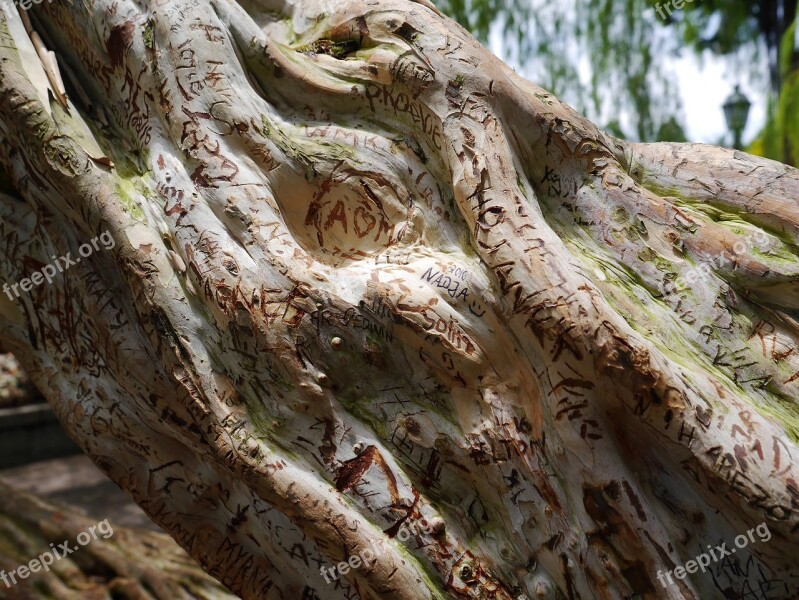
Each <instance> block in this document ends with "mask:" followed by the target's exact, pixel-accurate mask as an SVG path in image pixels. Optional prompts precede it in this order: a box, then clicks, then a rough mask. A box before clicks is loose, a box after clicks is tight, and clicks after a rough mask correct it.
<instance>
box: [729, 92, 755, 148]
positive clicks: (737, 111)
mask: <svg viewBox="0 0 799 600" xmlns="http://www.w3.org/2000/svg"><path fill="white" fill-rule="evenodd" d="M750 106H752V104H751V103H750V102H749V99H748V98H747V97H746V96H744V95H743V94H742V93H741V89H740V86H737V85H736V86H735V90H734V91H733V93H732V94H731V95H730V97H729V98H727V100H726V101H725V102H724V118H725V119H727V127H729V128H730V129H731V130H732V134H733V136H734V138H735V142H734V143H733V147H734V148H735V149H736V150H741V134H742V133H743V131H744V128H745V127H746V120H747V119H748V118H749V107H750Z"/></svg>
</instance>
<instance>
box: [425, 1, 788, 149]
mask: <svg viewBox="0 0 799 600" xmlns="http://www.w3.org/2000/svg"><path fill="white" fill-rule="evenodd" d="M674 1H675V0H561V1H560V2H549V1H547V0H435V2H436V3H437V4H438V6H439V7H440V8H441V9H442V10H444V11H445V12H447V13H448V14H449V15H450V16H452V17H453V18H455V19H456V20H458V21H459V22H460V23H461V24H462V25H463V26H464V27H466V28H467V29H469V30H470V31H472V32H473V33H474V34H475V35H476V36H477V37H478V38H480V39H481V40H482V41H483V42H484V43H489V42H490V45H491V46H492V48H494V49H495V50H497V49H499V51H500V53H501V54H502V55H503V58H505V59H507V60H510V61H511V62H513V63H515V64H517V65H519V66H520V67H521V68H523V69H524V71H525V74H526V75H528V76H529V77H530V78H532V79H534V80H535V81H536V83H539V84H540V85H542V86H543V87H545V88H547V89H549V90H550V91H552V92H553V93H555V94H556V95H557V96H559V97H561V98H562V99H564V100H565V101H566V102H569V103H570V104H572V105H574V106H575V107H576V108H577V109H578V110H580V111H581V112H583V113H585V114H587V115H588V116H589V117H590V118H591V119H593V120H595V121H597V122H599V123H604V124H605V127H606V128H607V129H608V130H609V131H610V132H612V133H614V134H615V135H619V136H621V137H625V138H628V139H635V140H641V141H656V140H668V141H684V140H685V139H686V138H687V136H686V134H685V132H684V128H683V125H682V123H683V118H682V117H683V115H682V106H681V105H680V100H679V95H678V94H677V86H678V80H679V77H678V73H677V72H675V70H674V68H673V67H672V65H673V63H674V59H675V58H676V57H679V56H680V54H681V53H682V52H684V51H689V52H693V53H695V54H696V55H697V56H698V57H700V58H701V56H702V55H703V54H706V53H707V52H710V53H711V54H712V55H715V56H718V57H722V58H724V59H725V60H726V61H728V63H729V65H730V68H731V71H733V72H734V73H736V75H737V76H738V77H739V78H747V79H748V81H749V83H750V85H752V86H753V87H761V88H763V89H764V90H766V91H767V92H768V93H767V98H768V100H767V102H768V104H769V107H768V115H769V116H768V121H767V123H766V126H765V128H764V130H763V131H762V132H761V133H760V135H759V136H758V137H757V139H756V140H755V141H754V142H753V143H752V145H751V147H750V148H749V150H750V151H752V152H754V153H756V154H760V155H762V156H767V157H769V158H774V159H776V160H781V161H783V162H788V163H790V164H794V165H796V164H797V158H798V157H797V149H798V148H799V140H797V138H799V110H797V109H798V108H799V106H797V104H798V103H799V94H798V92H799V87H797V86H798V85H799V83H798V80H799V64H798V63H799V50H797V45H799V42H798V41H797V39H796V36H795V33H794V32H795V26H794V22H795V20H796V16H797V0H761V1H756V2H751V1H748V0H692V1H690V2H689V1H687V0H686V1H685V2H684V4H683V5H682V8H677V7H675V5H674ZM678 1H679V0H678ZM764 71H765V72H764ZM732 83H734V82H731V86H730V87H732ZM719 110H720V109H719ZM620 114H622V115H624V118H623V119H621V118H620V116H619V115H620Z"/></svg>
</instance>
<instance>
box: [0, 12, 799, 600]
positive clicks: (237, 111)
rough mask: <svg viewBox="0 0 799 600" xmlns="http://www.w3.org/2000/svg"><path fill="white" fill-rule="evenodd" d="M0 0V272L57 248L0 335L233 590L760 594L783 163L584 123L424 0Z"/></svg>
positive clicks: (1, 309) (793, 445)
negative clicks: (701, 562) (699, 562)
mask: <svg viewBox="0 0 799 600" xmlns="http://www.w3.org/2000/svg"><path fill="white" fill-rule="evenodd" d="M21 14H22V16H23V17H27V16H30V23H29V24H28V23H26V22H25V19H24V18H20V16H18V15H16V14H15V15H12V16H11V17H9V18H4V20H3V21H2V22H0V38H1V39H2V43H0V132H2V136H3V141H4V143H3V144H2V147H1V148H0V161H1V162H2V163H3V165H4V166H5V168H6V170H7V172H8V175H9V179H10V181H11V182H12V183H13V186H14V189H15V190H16V191H8V193H7V194H6V195H3V196H2V201H0V213H2V217H1V219H2V221H1V223H0V233H1V235H0V240H2V244H3V248H2V263H0V278H1V279H3V280H4V281H6V282H8V283H10V284H13V283H16V282H19V281H20V280H23V279H24V278H31V277H32V276H33V274H34V273H35V272H36V271H40V270H43V269H44V268H45V267H46V265H49V264H53V263H54V260H58V264H59V265H60V268H61V267H63V272H59V273H58V274H57V276H55V278H54V279H53V282H52V283H51V284H47V282H46V281H45V282H43V283H41V284H39V285H34V283H31V282H28V285H26V286H24V287H27V288H30V289H29V290H27V291H24V292H22V293H21V295H20V297H19V298H16V297H15V296H14V292H13V291H12V292H11V293H10V294H5V293H4V294H2V295H0V315H1V316H2V323H1V326H2V329H1V330H0V331H2V334H1V335H2V341H3V345H4V346H6V347H7V349H9V350H11V351H13V352H14V353H15V354H16V355H17V356H19V357H20V359H21V361H22V363H23V365H24V366H25V368H26V369H28V370H29V371H30V373H31V374H32V376H33V378H34V380H35V382H36V384H37V385H38V386H39V388H40V389H41V390H42V391H43V393H44V394H45V395H46V396H47V397H48V400H49V402H50V403H51V404H52V406H53V408H54V409H55V410H56V412H57V414H58V415H59V418H60V420H61V422H62V423H63V425H64V427H65V428H66V429H67V430H68V431H69V432H70V434H71V436H72V437H73V438H74V439H75V440H76V441H77V442H78V443H79V444H80V445H81V446H82V447H83V448H84V449H85V451H86V452H87V453H88V454H89V455H90V456H91V457H92V458H93V459H94V461H95V462H96V463H97V464H98V465H99V466H100V467H101V468H102V469H103V470H104V471H105V472H106V473H107V474H108V476H109V477H111V478H112V479H113V480H114V481H116V482H117V483H118V484H119V485H121V486H122V487H124V488H125V489H126V490H128V491H129V492H130V494H131V495H132V496H133V497H134V498H135V499H136V501H137V502H138V503H139V504H140V505H141V506H142V507H143V508H144V510H146V511H147V512H148V514H149V515H150V516H151V517H152V518H153V520H154V521H156V522H157V523H159V524H160V525H162V526H163V527H164V528H165V529H166V530H168V531H169V532H170V533H171V534H172V536H173V537H174V538H175V539H176V540H178V541H179V542H180V544H181V545H182V546H183V547H184V548H186V549H187V550H188V552H189V553H190V554H191V555H192V556H194V557H195V558H196V559H197V560H199V561H200V562H201V563H202V564H203V566H204V567H205V568H206V569H207V571H208V572H209V573H211V574H213V575H214V576H216V577H217V578H219V580H220V581H222V582H223V583H224V584H225V585H226V586H228V587H229V588H230V589H231V590H232V591H234V592H236V593H238V594H240V595H241V596H242V597H243V598H245V599H250V598H258V599H273V598H275V599H277V598H286V599H291V600H296V599H298V598H301V599H303V600H309V599H322V600H339V599H344V598H361V599H371V598H375V599H380V600H423V599H424V600H426V599H432V598H436V599H438V598H482V599H489V598H490V599H496V600H500V599H504V600H508V599H517V598H520V597H527V598H549V599H555V598H571V599H575V598H582V599H587V598H602V599H605V598H614V599H615V598H668V599H685V598H689V599H693V598H697V599H699V598H701V599H702V600H707V599H716V598H719V599H723V598H752V597H755V596H753V595H752V594H754V593H758V594H760V596H757V597H760V598H791V597H796V595H797V590H799V571H798V570H797V564H796V553H797V549H799V544H797V528H798V527H799V513H798V512H797V510H798V509H799V485H798V484H797V481H799V467H798V466H797V463H795V462H794V461H795V460H797V459H799V448H798V447H797V436H798V435H799V411H797V390H798V389H799V351H797V340H798V339H799V326H798V325H797V308H799V287H798V286H797V273H799V262H798V261H797V241H798V239H799V208H798V207H797V199H799V172H797V170H795V169H792V168H790V167H786V166H783V165H781V164H778V163H775V162H771V161H767V160H762V159H758V158H754V157H752V156H748V155H746V154H743V153H741V152H737V151H732V150H724V149H720V148H713V147H708V146H701V145H674V144H653V145H643V144H633V143H627V142H624V141H620V140H616V139H613V138H611V137H609V136H608V135H607V134H605V133H603V132H602V131H601V130H599V129H598V128H597V127H596V126H594V125H593V124H591V123H590V122H588V121H587V120H586V119H585V118H583V117H582V116H580V115H579V114H577V113H576V112H575V111H574V110H572V109H571V108H570V107H568V106H566V105H564V104H563V103H561V102H559V101H558V100H557V99H556V98H554V97H553V96H552V95H550V94H549V93H547V92H545V91H544V90H542V89H540V88H538V87H536V86H535V85H533V84H531V83H528V82H527V81H525V80H523V79H522V78H520V77H519V76H518V75H517V74H515V73H514V72H513V71H512V70H511V69H509V68H508V67H506V66H505V65H504V64H502V63H501V61H499V60H498V59H497V58H495V57H493V56H492V55H490V53H488V52H487V51H486V50H485V49H484V48H482V47H481V46H480V45H479V44H478V43H477V42H476V41H475V40H474V39H473V38H472V37H471V36H470V35H469V34H468V33H467V32H466V31H464V30H463V29H461V28H460V27H458V26H457V25H456V24H455V23H453V22H452V21H451V20H449V19H448V18H446V17H444V16H443V15H441V14H440V13H439V12H438V11H437V10H436V9H435V8H434V7H433V6H432V5H430V4H429V3H428V2H427V1H426V0H419V1H416V2H414V1H411V0H336V1H327V0H296V1H288V0H286V1H280V0H260V1H259V2H251V1H249V0H242V1H241V2H240V3H237V2H232V1H223V0H168V1H167V0H159V1H151V2H144V1H142V2H133V1H131V0H113V1H111V0H94V1H92V2H72V1H68V0H54V1H53V2H52V3H49V4H48V3H45V4H42V5H40V6H36V7H34V8H33V9H32V10H31V11H30V13H25V12H22V13H21ZM51 53H52V54H51ZM105 232H108V233H109V234H110V235H111V236H112V238H113V240H114V247H113V248H111V249H108V250H106V249H105V248H104V247H102V246H100V247H99V248H91V245H90V246H89V251H88V252H85V248H86V246H85V244H87V243H89V242H90V240H93V239H96V238H97V237H98V236H101V235H102V234H104V233H105ZM81 249H83V251H82V250H81ZM54 257H55V258H54ZM78 258H80V262H78V261H77V259H78ZM73 262H74V264H71V263H73ZM19 289H23V288H19ZM762 523H766V524H767V527H768V530H769V531H770V532H771V534H772V535H771V539H770V540H769V541H768V542H765V541H761V540H760V539H758V538H757V537H755V536H754V535H753V534H749V536H748V538H747V532H749V531H751V530H752V529H753V528H755V527H757V526H758V525H760V524H762ZM408 530H411V531H413V534H412V535H409V534H408V533H407V531H408ZM403 532H406V533H405V535H403ZM739 535H743V536H744V538H745V540H746V539H749V541H748V542H746V544H745V547H741V548H736V547H735V545H734V544H733V542H734V541H735V540H736V539H740V538H736V536H739ZM724 544H726V548H727V549H730V548H736V552H735V553H732V552H730V554H729V555H726V552H724V551H723V549H719V550H718V558H720V560H719V561H718V562H714V563H713V564H712V566H711V567H709V568H707V569H706V570H705V571H706V572H702V571H701V570H700V571H698V572H691V573H688V574H687V575H686V574H685V572H683V573H682V575H684V577H683V578H678V577H677V576H676V575H674V574H671V575H668V576H666V575H665V574H666V572H667V571H674V569H675V568H677V567H682V566H683V565H684V564H685V563H687V561H689V560H691V559H693V558H694V557H695V556H697V555H699V554H701V553H702V552H707V551H708V550H709V549H708V546H711V547H716V546H719V547H722V546H723V545H724ZM367 549H370V552H368V553H365V552H364V551H365V550H367ZM361 559H363V560H362V562H364V563H365V564H362V565H360V566H356V567H352V568H348V567H347V565H340V566H343V567H344V568H343V569H341V570H340V571H339V572H338V573H339V574H336V575H331V572H330V571H329V569H330V568H331V567H334V566H336V565H339V564H340V563H342V562H343V561H348V560H352V561H353V562H352V563H351V564H355V565H357V564H358V562H359V561H361ZM688 570H689V571H696V568H694V569H691V568H690V566H689V569H688ZM678 573H679V571H678Z"/></svg>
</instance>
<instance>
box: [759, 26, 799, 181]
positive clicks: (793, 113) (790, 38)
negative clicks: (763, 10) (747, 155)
mask: <svg viewBox="0 0 799 600" xmlns="http://www.w3.org/2000/svg"><path fill="white" fill-rule="evenodd" d="M797 22H799V21H794V24H793V26H792V27H791V28H790V29H789V30H788V31H787V32H786V33H785V35H784V36H783V39H782V52H781V57H782V61H781V63H782V64H781V65H780V75H781V77H782V82H783V85H782V91H781V93H780V95H779V98H778V99H777V100H776V101H772V102H771V105H770V106H769V117H768V121H767V122H766V126H765V127H764V128H763V131H761V132H760V135H759V136H758V137H757V139H756V140H755V141H754V142H753V143H752V145H751V146H750V147H749V148H748V150H749V151H750V152H752V153H753V154H757V155H759V156H765V157H766V158H771V159H774V160H779V161H780V162H784V163H787V164H789V165H793V166H795V167H799V48H795V47H794V44H795V35H796V27H797Z"/></svg>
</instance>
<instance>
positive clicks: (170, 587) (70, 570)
mask: <svg viewBox="0 0 799 600" xmlns="http://www.w3.org/2000/svg"><path fill="white" fill-rule="evenodd" d="M65 542H68V543H67V545H66V547H64V543H65ZM67 550H70V553H69V554H67ZM53 551H55V553H57V554H58V556H59V558H58V559H56V558H55V555H54V552H53ZM45 554H46V555H47V556H46V557H45V558H44V559H43V563H42V560H41V558H42V556H43V555H45ZM32 560H37V561H39V564H38V566H36V565H34V567H33V568H34V569H36V573H30V574H29V575H28V576H27V577H25V578H24V579H23V578H22V577H21V576H20V574H19V572H18V569H19V567H20V566H26V567H28V566H30V563H31V561H32ZM44 565H46V568H45V566H44ZM0 569H2V571H0V573H2V575H3V579H2V581H0V598H8V599H10V600H38V599H39V598H46V599H47V600H77V599H79V600H111V599H113V600H127V599H130V600H235V599H236V597H235V596H233V595H231V594H229V593H227V592H226V591H225V590H224V589H223V588H221V586H220V585H219V584H218V583H217V582H216V581H214V580H213V579H211V578H210V577H208V575H206V574H205V573H203V572H202V571H201V570H200V569H199V568H198V567H197V564H196V563H194V562H193V561H192V560H191V559H190V558H189V557H188V556H186V554H185V553H184V552H183V551H182V550H181V549H180V548H179V547H178V546H177V545H176V544H175V543H174V542H173V541H172V540H171V539H170V538H169V537H168V536H166V535H164V534H161V533H153V532H150V531H134V530H131V529H126V528H122V527H119V526H117V525H115V524H113V523H108V522H107V520H106V521H102V522H100V523H97V522H94V521H92V520H91V519H88V518H86V517H85V516H84V515H81V514H79V513H78V512H76V511H75V510H74V509H71V508H70V507H67V506H59V505H53V504H49V503H47V502H44V501H42V500H40V499H39V498H37V497H36V496H33V495H31V494H28V493H26V492H23V491H21V490H17V489H14V488H12V487H10V486H8V485H6V484H5V483H3V482H1V481H0ZM9 573H13V578H12V576H11V575H9ZM22 575H25V572H23V573H22Z"/></svg>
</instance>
